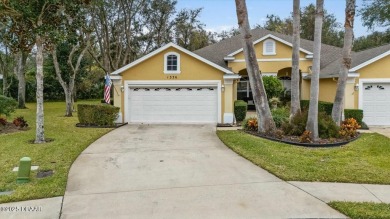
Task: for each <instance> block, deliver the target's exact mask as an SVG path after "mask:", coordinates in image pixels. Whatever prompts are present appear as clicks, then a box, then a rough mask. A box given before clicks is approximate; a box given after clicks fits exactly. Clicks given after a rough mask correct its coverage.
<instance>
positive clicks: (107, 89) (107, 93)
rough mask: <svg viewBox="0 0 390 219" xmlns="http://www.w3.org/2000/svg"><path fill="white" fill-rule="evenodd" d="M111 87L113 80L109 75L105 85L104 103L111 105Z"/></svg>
mask: <svg viewBox="0 0 390 219" xmlns="http://www.w3.org/2000/svg"><path fill="white" fill-rule="evenodd" d="M111 85H112V82H111V78H110V76H109V75H108V74H106V80H105V83H104V101H106V103H107V104H110V93H111Z"/></svg>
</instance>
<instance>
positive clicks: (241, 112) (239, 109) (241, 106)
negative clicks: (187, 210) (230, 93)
mask: <svg viewBox="0 0 390 219" xmlns="http://www.w3.org/2000/svg"><path fill="white" fill-rule="evenodd" d="M247 110H248V104H247V103H246V102H245V101H243V100H236V101H235V102H234V116H235V117H236V121H237V122H241V121H243V120H244V119H245V117H246V112H247Z"/></svg>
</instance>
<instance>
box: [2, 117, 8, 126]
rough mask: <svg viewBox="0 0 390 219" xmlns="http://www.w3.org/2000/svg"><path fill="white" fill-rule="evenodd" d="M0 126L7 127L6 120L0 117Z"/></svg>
mask: <svg viewBox="0 0 390 219" xmlns="http://www.w3.org/2000/svg"><path fill="white" fill-rule="evenodd" d="M0 125H2V126H5V125H7V119H6V118H2V117H0Z"/></svg>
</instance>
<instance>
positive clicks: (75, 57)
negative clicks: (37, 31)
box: [51, 5, 91, 117]
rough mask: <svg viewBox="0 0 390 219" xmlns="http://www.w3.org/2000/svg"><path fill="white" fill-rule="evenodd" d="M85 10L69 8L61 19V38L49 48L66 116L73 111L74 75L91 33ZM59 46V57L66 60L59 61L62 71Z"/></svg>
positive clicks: (82, 8)
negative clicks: (60, 88) (63, 99)
mask: <svg viewBox="0 0 390 219" xmlns="http://www.w3.org/2000/svg"><path fill="white" fill-rule="evenodd" d="M86 10H87V8H84V7H80V6H79V5H78V7H72V8H70V10H69V11H70V12H67V13H68V14H67V16H65V17H66V19H63V20H62V21H63V22H62V27H63V28H62V29H61V36H62V37H61V39H63V40H60V41H58V42H55V45H54V46H53V47H52V50H51V56H52V58H53V64H54V69H55V72H56V76H57V80H58V81H59V82H60V84H61V86H62V88H63V90H64V94H65V103H66V110H65V116H68V117H69V116H72V112H73V103H74V91H75V89H74V88H75V80H76V75H77V74H78V73H79V71H80V67H81V61H82V59H83V57H84V55H85V53H86V51H87V49H88V48H89V47H90V45H91V33H90V27H89V24H88V20H87V19H86ZM69 13H71V14H69ZM61 48H62V51H61V52H63V53H62V56H60V58H63V59H66V61H65V60H63V62H61V64H62V65H63V66H61V67H62V68H63V69H64V68H65V69H66V71H64V72H62V71H61V67H60V62H59V61H58V57H57V50H61ZM65 48H69V49H65ZM64 50H65V51H64Z"/></svg>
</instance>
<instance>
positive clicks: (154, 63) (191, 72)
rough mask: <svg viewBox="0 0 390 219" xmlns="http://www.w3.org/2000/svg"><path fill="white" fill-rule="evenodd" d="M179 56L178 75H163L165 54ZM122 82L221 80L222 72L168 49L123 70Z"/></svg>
mask: <svg viewBox="0 0 390 219" xmlns="http://www.w3.org/2000/svg"><path fill="white" fill-rule="evenodd" d="M171 53H175V54H178V55H179V56H180V73H179V74H166V73H164V70H165V68H164V62H165V56H166V54H171ZM120 74H121V75H122V79H123V80H222V79H223V76H224V72H223V71H221V70H219V69H217V68H215V67H214V66H211V65H209V64H208V63H205V62H203V61H202V60H199V59H197V58H194V57H193V56H191V55H189V54H187V53H185V52H183V51H181V50H179V49H177V48H175V47H168V48H166V49H164V50H162V51H160V52H158V53H156V54H154V55H153V56H151V57H148V58H147V59H145V60H143V61H142V62H139V63H137V64H136V65H133V66H131V67H130V68H127V69H125V70H123V71H122V72H121V73H120Z"/></svg>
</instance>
